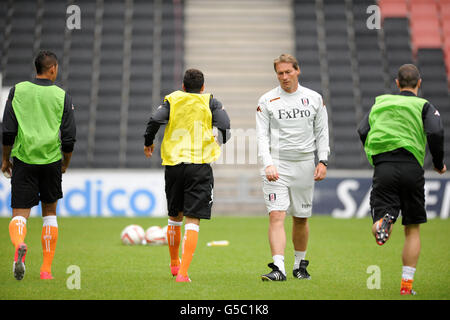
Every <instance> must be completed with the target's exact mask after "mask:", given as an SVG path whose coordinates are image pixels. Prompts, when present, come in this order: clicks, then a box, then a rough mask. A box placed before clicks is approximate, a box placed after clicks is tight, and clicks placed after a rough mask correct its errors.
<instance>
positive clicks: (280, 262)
mask: <svg viewBox="0 0 450 320" xmlns="http://www.w3.org/2000/svg"><path fill="white" fill-rule="evenodd" d="M272 258H273V264H274V265H276V266H277V267H278V269H280V271H281V272H282V273H283V274H284V275H286V269H285V268H284V256H282V255H279V254H277V255H274V256H273V257H272Z"/></svg>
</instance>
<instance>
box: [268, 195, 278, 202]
mask: <svg viewBox="0 0 450 320" xmlns="http://www.w3.org/2000/svg"><path fill="white" fill-rule="evenodd" d="M275 200H277V194H276V193H270V194H269V201H270V202H275Z"/></svg>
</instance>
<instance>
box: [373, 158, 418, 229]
mask: <svg viewBox="0 0 450 320" xmlns="http://www.w3.org/2000/svg"><path fill="white" fill-rule="evenodd" d="M370 207H371V214H372V219H373V222H374V223H375V221H377V220H379V219H381V218H383V217H384V215H385V214H386V213H390V214H391V215H393V216H394V217H398V216H399V212H400V211H401V215H402V224H403V225H409V224H419V223H425V222H427V214H426V211H425V178H424V171H423V168H422V167H421V166H420V165H419V163H418V162H381V163H379V164H376V165H375V170H374V174H373V183H372V192H371V194H370Z"/></svg>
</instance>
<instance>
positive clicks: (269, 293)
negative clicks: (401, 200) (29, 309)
mask: <svg viewBox="0 0 450 320" xmlns="http://www.w3.org/2000/svg"><path fill="white" fill-rule="evenodd" d="M9 221H10V219H8V218H1V219H0V227H1V230H3V232H2V233H0V248H1V250H0V300H7V299H26V300H28V299H82V300H84V299H119V300H122V299H148V300H179V299H180V300H186V299H189V300H325V299H326V300H328V299H331V300H335V299H340V300H341V299H342V300H367V299H370V300H371V299H389V300H392V299H399V300H410V299H413V300H414V299H418V300H422V299H423V300H428V299H443V300H448V299H449V298H450V269H449V261H450V232H449V231H450V220H440V219H434V220H430V221H429V222H428V223H426V224H424V225H422V227H421V232H422V252H421V256H420V260H419V264H418V269H417V271H416V275H415V282H414V289H415V290H416V291H417V292H418V294H417V295H416V296H400V294H399V291H400V276H401V266H402V263H401V250H402V246H403V242H404V236H403V227H402V226H401V225H400V223H399V222H398V223H397V224H396V225H395V226H394V232H393V234H392V236H391V239H390V240H389V241H388V242H387V243H386V244H385V245H384V246H381V247H380V246H378V245H377V244H376V243H375V240H374V239H373V237H372V235H371V234H370V226H371V220H370V219H368V218H365V219H333V218H331V217H324V216H315V217H312V218H311V219H310V240H309V245H308V252H307V259H308V260H310V265H309V267H308V271H309V273H310V274H311V280H309V281H308V280H298V279H294V278H293V276H292V265H293V262H294V257H293V246H292V242H291V240H290V239H291V236H290V230H291V226H292V221H291V218H290V217H288V218H287V219H286V223H285V226H286V230H287V248H286V257H285V264H286V271H287V281H285V282H262V281H261V278H260V276H261V274H265V273H267V272H269V271H270V269H269V268H268V267H267V263H269V262H271V260H272V258H271V255H270V249H269V244H268V240H267V228H268V219H267V217H213V219H212V220H210V221H202V222H201V224H200V234H199V240H198V245H197V249H196V252H195V255H194V259H193V261H192V263H191V266H190V269H189V275H190V278H191V279H192V282H191V283H176V282H175V279H174V278H172V275H171V274H170V269H169V252H168V247H167V245H165V246H124V245H122V244H121V242H120V232H121V231H122V229H123V228H124V227H125V226H126V225H129V224H138V225H141V226H142V227H143V228H144V229H146V228H148V227H150V226H152V225H160V226H164V225H166V224H167V218H59V219H58V223H59V240H58V244H57V248H56V254H55V259H54V261H53V268H52V272H53V276H54V277H55V279H54V280H47V281H45V280H40V279H39V268H40V265H41V262H42V247H41V243H40V238H41V230H42V219H41V218H30V219H29V221H28V224H27V228H28V233H27V237H26V243H27V245H28V253H27V256H26V274H25V277H24V279H23V280H21V281H17V280H15V279H14V277H13V275H12V261H13V255H14V250H13V246H12V244H11V242H10V239H9V234H8V224H9ZM212 240H228V241H229V245H228V246H225V247H208V246H207V245H206V244H207V243H208V242H209V241H212ZM70 266H77V267H78V268H79V271H80V273H79V274H78V275H79V277H78V278H77V279H79V280H80V281H79V284H80V288H79V289H76V288H73V285H74V284H76V282H75V279H76V278H74V277H76V276H77V274H76V273H71V272H73V269H71V268H69V267H70ZM373 266H375V267H373ZM377 268H379V269H377ZM373 270H378V271H379V273H377V272H375V273H374V271H373ZM68 272H69V273H68ZM377 275H379V276H380V278H379V280H380V281H379V289H376V288H375V289H369V288H368V282H369V284H372V285H373V284H376V283H375V282H373V281H371V280H372V279H373V278H374V277H376V276H377ZM369 278H370V279H369ZM71 285H72V289H71Z"/></svg>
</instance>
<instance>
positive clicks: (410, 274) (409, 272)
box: [402, 266, 416, 280]
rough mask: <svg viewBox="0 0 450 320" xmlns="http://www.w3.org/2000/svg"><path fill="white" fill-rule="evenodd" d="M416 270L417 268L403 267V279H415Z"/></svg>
mask: <svg viewBox="0 0 450 320" xmlns="http://www.w3.org/2000/svg"><path fill="white" fill-rule="evenodd" d="M414 272H416V268H413V267H408V266H403V268H402V279H405V280H414Z"/></svg>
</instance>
